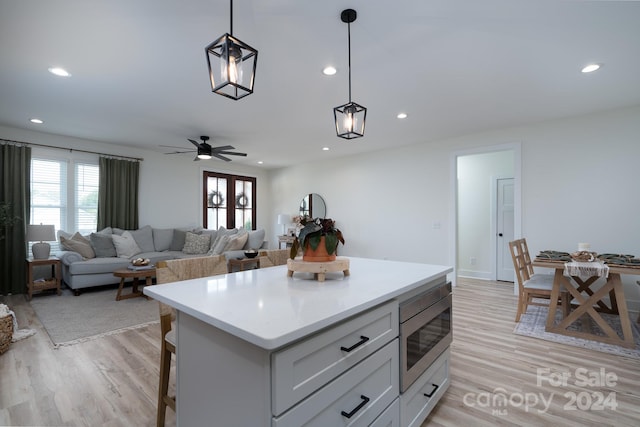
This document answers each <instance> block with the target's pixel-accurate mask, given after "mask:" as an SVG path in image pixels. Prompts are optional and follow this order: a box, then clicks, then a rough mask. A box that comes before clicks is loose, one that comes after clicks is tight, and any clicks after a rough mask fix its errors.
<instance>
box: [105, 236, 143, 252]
mask: <svg viewBox="0 0 640 427" xmlns="http://www.w3.org/2000/svg"><path fill="white" fill-rule="evenodd" d="M111 238H112V239H113V246H115V247H116V253H117V254H118V257H120V258H131V257H132V256H134V255H138V254H139V253H140V252H142V251H141V250H140V247H139V246H138V245H137V243H136V240H135V239H134V238H133V236H132V235H131V233H130V232H129V231H125V232H124V233H122V236H118V235H117V234H114V235H113V236H111Z"/></svg>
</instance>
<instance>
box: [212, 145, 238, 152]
mask: <svg viewBox="0 0 640 427" xmlns="http://www.w3.org/2000/svg"><path fill="white" fill-rule="evenodd" d="M212 148H213V151H227V150H234V149H235V147H233V146H231V145H223V146H222V147H212Z"/></svg>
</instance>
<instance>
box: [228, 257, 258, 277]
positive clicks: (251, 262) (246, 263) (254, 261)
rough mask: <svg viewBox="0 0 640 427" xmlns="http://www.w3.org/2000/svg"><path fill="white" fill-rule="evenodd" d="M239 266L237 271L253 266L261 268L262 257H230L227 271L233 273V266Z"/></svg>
mask: <svg viewBox="0 0 640 427" xmlns="http://www.w3.org/2000/svg"><path fill="white" fill-rule="evenodd" d="M234 267H237V268H238V270H237V271H244V270H249V269H251V268H254V269H255V268H260V257H255V258H242V259H230V260H229V262H228V263H227V271H228V272H229V273H233V268H234Z"/></svg>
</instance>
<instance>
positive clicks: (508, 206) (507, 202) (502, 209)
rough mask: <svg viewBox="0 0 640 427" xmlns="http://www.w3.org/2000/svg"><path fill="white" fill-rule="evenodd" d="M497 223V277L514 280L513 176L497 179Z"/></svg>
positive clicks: (509, 280) (498, 278) (507, 280)
mask: <svg viewBox="0 0 640 427" xmlns="http://www.w3.org/2000/svg"><path fill="white" fill-rule="evenodd" d="M497 185H498V188H497V191H496V193H497V196H498V197H497V204H498V205H497V207H496V212H497V217H496V219H497V223H496V234H497V236H496V263H497V265H496V279H497V280H503V281H505V282H513V280H514V271H513V261H512V260H511V253H510V252H509V242H510V241H512V240H513V236H514V221H513V205H514V199H513V185H514V181H513V178H500V179H498V180H497Z"/></svg>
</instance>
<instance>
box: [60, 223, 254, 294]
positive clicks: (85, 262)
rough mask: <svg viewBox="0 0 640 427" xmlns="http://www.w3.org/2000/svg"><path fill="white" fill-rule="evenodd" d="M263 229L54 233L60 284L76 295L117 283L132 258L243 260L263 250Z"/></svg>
mask: <svg viewBox="0 0 640 427" xmlns="http://www.w3.org/2000/svg"><path fill="white" fill-rule="evenodd" d="M264 237H265V230H264V229H259V230H244V229H240V230H238V229H231V230H228V229H225V228H224V227H221V228H220V229H218V230H207V229H202V228H195V229H194V228H171V229H159V228H152V227H151V226H145V227H142V228H139V229H138V230H121V229H116V228H106V229H104V230H101V231H99V232H97V233H91V235H89V236H81V235H80V234H78V233H76V234H73V235H71V234H69V233H65V232H64V231H59V232H58V239H59V241H60V247H61V249H62V250H61V251H60V252H59V253H57V254H56V255H57V256H58V257H59V258H60V260H61V263H62V279H63V281H64V283H65V284H66V285H67V286H68V287H69V288H71V289H73V290H74V292H75V294H76V295H78V294H79V292H80V290H81V289H83V288H88V287H94V286H101V285H110V284H115V283H118V282H119V279H118V278H117V277H115V276H114V275H113V272H114V271H115V270H119V269H123V268H127V267H128V266H129V265H130V264H131V261H132V260H134V259H136V258H148V259H149V260H150V261H151V263H152V264H155V263H157V262H158V261H163V260H169V259H180V258H191V257H202V256H207V255H219V254H224V255H225V256H226V258H227V259H230V258H243V257H244V251H245V250H247V249H266V248H267V243H266V241H265V240H264Z"/></svg>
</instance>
